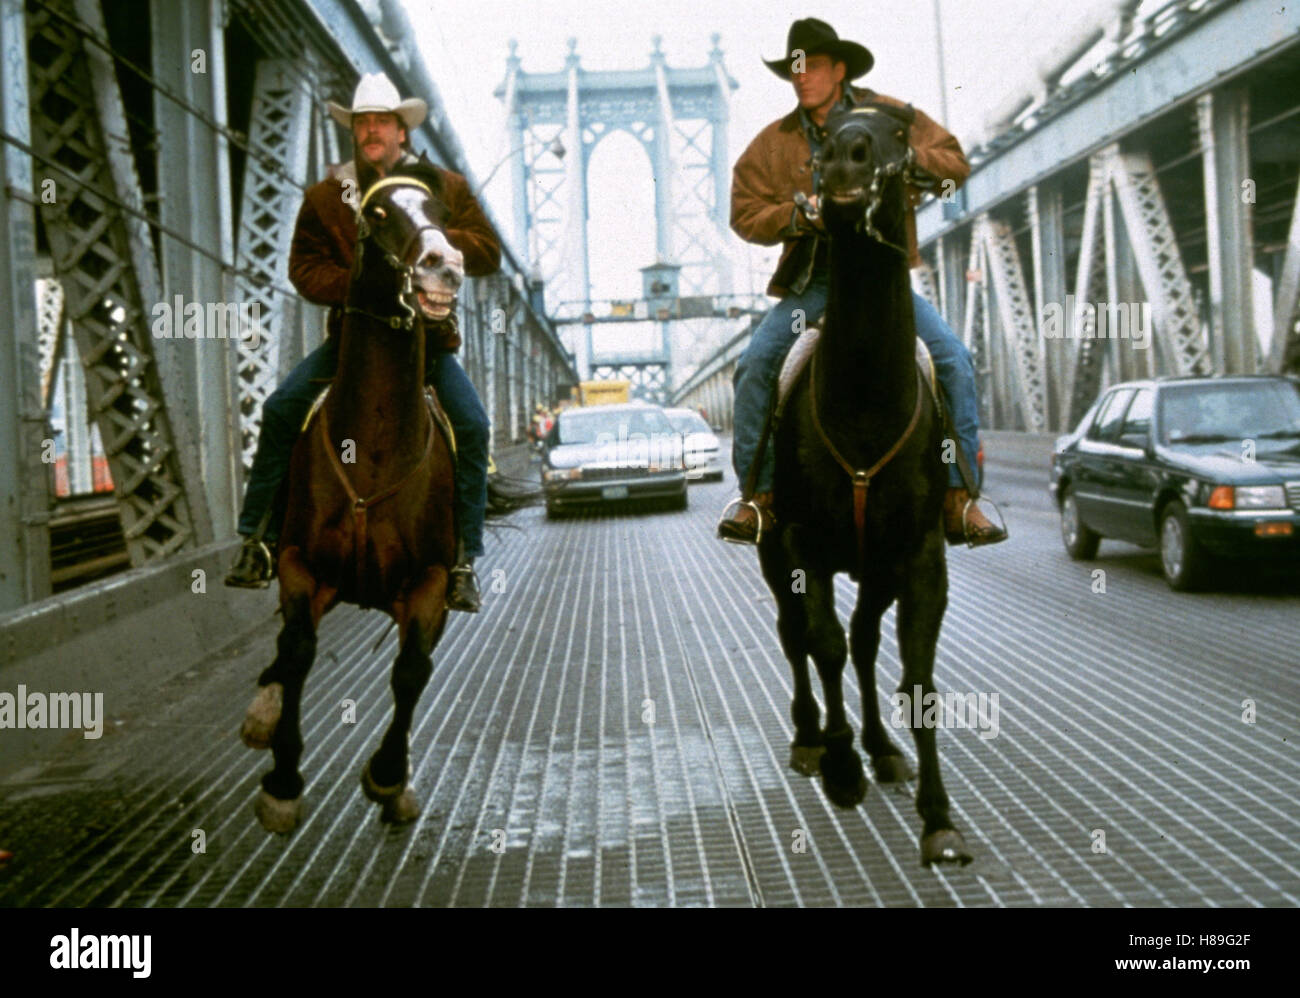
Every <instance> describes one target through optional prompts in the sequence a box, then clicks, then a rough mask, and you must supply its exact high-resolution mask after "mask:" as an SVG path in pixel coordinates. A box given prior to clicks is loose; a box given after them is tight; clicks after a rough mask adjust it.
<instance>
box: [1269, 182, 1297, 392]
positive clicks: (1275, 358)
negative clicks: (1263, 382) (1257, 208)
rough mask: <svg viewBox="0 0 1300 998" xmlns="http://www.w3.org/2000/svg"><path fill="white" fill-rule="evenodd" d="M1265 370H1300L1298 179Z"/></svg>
mask: <svg viewBox="0 0 1300 998" xmlns="http://www.w3.org/2000/svg"><path fill="white" fill-rule="evenodd" d="M1269 370H1271V371H1275V372H1278V373H1283V372H1289V373H1291V374H1300V183H1297V184H1296V192H1295V201H1294V202H1293V203H1292V207H1291V227H1290V229H1289V230H1288V233H1287V240H1286V253H1285V254H1284V255H1283V257H1282V273H1281V275H1280V278H1279V280H1278V287H1277V300H1276V304H1275V308H1274V312H1273V344H1272V349H1271V350H1270V351H1269Z"/></svg>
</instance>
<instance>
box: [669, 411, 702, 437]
mask: <svg viewBox="0 0 1300 998" xmlns="http://www.w3.org/2000/svg"><path fill="white" fill-rule="evenodd" d="M664 415H666V416H667V417H668V422H670V423H672V424H673V429H674V430H676V431H677V432H678V433H712V432H713V427H711V426H710V425H709V424H708V423H706V422H705V421H704V419H703V417H702V416H700V414H699V413H698V412H691V411H690V410H689V409H688V410H672V409H669V410H667V411H666V412H665V413H664Z"/></svg>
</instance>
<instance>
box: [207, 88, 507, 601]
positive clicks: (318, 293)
mask: <svg viewBox="0 0 1300 998" xmlns="http://www.w3.org/2000/svg"><path fill="white" fill-rule="evenodd" d="M326 106H327V107H328V108H329V112H330V114H331V115H332V116H333V118H334V120H335V121H337V122H339V124H341V125H345V126H346V127H347V128H348V129H349V130H350V131H351V132H352V137H353V140H354V145H355V148H354V155H353V159H352V160H351V161H350V162H347V163H340V164H337V165H335V166H331V167H330V169H329V175H328V176H327V177H326V179H324V180H322V181H321V182H320V183H318V184H315V185H313V186H312V187H309V188H308V189H307V192H306V195H305V196H304V198H303V204H302V208H301V210H300V211H299V212H298V221H297V225H296V227H295V229H294V235H293V247H292V250H291V251H290V254H289V278H290V280H292V281H293V286H294V287H295V288H297V289H298V292H299V293H300V294H301V295H302V296H303V297H304V298H306V299H307V300H308V301H311V302H315V303H316V304H318V305H328V306H329V307H330V314H329V321H328V326H327V328H328V331H329V335H328V336H327V337H326V340H325V342H324V343H323V344H322V345H321V346H320V347H318V348H317V349H316V350H314V351H312V353H311V354H309V355H308V356H307V357H306V358H304V359H303V361H302V362H301V363H300V364H299V365H298V366H297V367H295V368H294V369H293V371H292V372H291V373H290V374H289V377H288V378H286V379H285V381H284V383H283V384H282V385H280V387H279V388H277V389H276V390H275V392H274V393H272V395H271V396H270V397H269V398H268V399H267V400H266V403H265V404H264V405H263V407H262V431H261V435H260V437H259V438H258V444H257V455H256V457H255V458H254V459H253V469H252V472H251V473H250V475H249V479H248V489H247V491H246V493H245V495H244V508H243V510H242V512H241V513H240V516H239V532H240V534H242V535H243V536H244V545H243V548H242V549H241V550H240V553H239V558H238V560H237V561H236V562H235V565H234V567H233V568H232V569H231V572H230V574H229V575H228V576H227V577H226V584H227V585H230V586H240V587H245V588H261V587H263V586H266V585H267V584H268V583H269V582H270V578H271V575H272V566H271V558H270V553H269V549H268V547H267V545H268V544H270V543H273V542H274V541H275V538H276V534H277V532H278V529H279V526H280V524H279V518H280V516H279V514H280V511H273V507H274V501H275V496H276V491H277V490H278V488H279V486H280V483H281V482H282V480H283V479H284V476H285V473H286V472H287V471H288V468H289V457H290V453H291V452H292V449H293V443H294V440H295V439H296V438H297V435H298V431H299V428H300V427H301V426H302V422H303V420H304V418H305V417H306V415H307V411H308V410H309V408H310V407H311V403H312V401H313V400H314V398H315V395H316V393H317V390H318V387H319V385H318V384H313V383H312V382H313V381H319V380H321V379H325V378H330V377H332V376H333V375H334V372H335V370H336V369H337V367H338V332H339V330H340V329H341V328H342V325H343V306H344V304H345V303H346V299H347V293H348V285H349V283H350V279H351V276H350V275H351V270H352V261H353V256H354V251H355V246H356V241H357V224H356V211H357V209H358V207H359V206H360V204H361V200H362V197H363V196H364V194H365V192H366V191H367V190H368V189H369V187H370V185H371V184H373V183H374V182H375V181H376V180H378V179H379V178H380V177H383V176H386V175H388V174H389V173H391V172H392V171H393V169H394V168H396V167H397V166H399V165H408V164H416V163H424V164H425V166H426V167H428V168H431V169H439V168H437V167H434V166H433V164H431V163H429V162H428V161H427V160H422V159H419V158H417V157H415V156H414V155H412V154H411V153H410V152H409V151H407V150H408V148H409V136H410V132H411V130H412V129H414V128H416V127H418V126H419V125H420V123H421V122H423V121H424V118H425V115H426V113H427V111H428V107H427V105H426V104H425V102H424V101H422V100H420V99H419V98H417V97H409V98H407V99H406V100H402V99H401V98H400V95H399V94H398V92H397V88H396V87H394V86H393V84H392V82H391V81H390V80H389V79H388V78H387V77H386V76H384V75H383V74H382V73H370V74H367V75H365V76H363V77H362V78H361V82H360V83H359V84H357V89H356V93H355V94H354V95H353V98H352V106H351V107H343V106H342V105H340V104H336V103H334V102H333V101H330V102H328V104H327V105H326ZM439 172H440V174H441V176H442V181H443V183H442V199H443V201H444V202H445V203H446V206H447V220H446V223H445V231H446V235H447V240H448V242H450V243H451V245H452V246H453V247H454V248H455V249H456V250H458V251H459V253H458V254H457V257H458V259H454V260H449V261H448V262H449V263H452V264H453V265H454V266H457V267H460V268H462V269H463V271H464V273H466V274H469V275H470V276H475V277H476V276H482V275H485V274H491V273H495V272H496V271H497V270H498V269H499V268H500V266H501V240H500V238H499V237H498V236H497V234H496V232H495V231H494V230H493V228H492V225H491V223H490V222H489V221H488V220H487V218H486V216H485V215H484V214H483V211H482V209H481V208H480V207H479V204H478V201H477V200H476V199H475V197H474V195H473V193H472V192H471V191H470V189H469V184H468V183H467V182H466V180H465V178H464V177H462V176H461V175H460V174H458V173H452V172H450V171H448V170H441V169H439ZM425 327H426V334H427V336H428V340H427V342H426V351H425V352H426V365H427V366H426V370H425V379H426V381H427V382H428V383H429V384H432V385H433V386H434V388H435V390H436V391H437V393H438V398H439V399H440V400H441V402H442V406H443V409H445V410H446V412H447V416H448V417H449V418H450V420H451V424H452V428H453V429H454V431H455V433H456V449H457V463H456V521H457V525H458V527H459V530H460V542H461V554H460V556H459V558H458V564H457V565H456V567H455V568H454V569H453V570H452V581H451V588H450V590H449V592H448V596H447V605H448V606H449V607H451V608H452V609H455V610H464V611H467V612H470V613H473V612H476V611H477V610H478V609H479V593H478V587H477V585H476V583H475V579H474V572H473V560H474V558H475V557H477V556H478V555H480V554H482V552H483V517H484V511H485V508H486V505H487V471H488V428H489V424H488V417H487V412H486V411H485V410H484V408H483V403H482V402H481V401H480V400H479V397H478V393H477V392H475V390H474V386H473V384H471V383H470V380H469V378H468V377H467V376H466V375H465V371H464V369H463V368H461V366H460V364H458V363H457V362H456V358H455V355H454V351H455V350H457V349H458V348H459V346H460V334H459V331H458V329H457V325H456V322H455V313H454V312H453V314H452V316H451V317H450V319H448V320H445V321H441V322H433V323H431V322H428V321H426V323H425Z"/></svg>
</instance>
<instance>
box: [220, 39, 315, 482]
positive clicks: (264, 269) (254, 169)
mask: <svg viewBox="0 0 1300 998" xmlns="http://www.w3.org/2000/svg"><path fill="white" fill-rule="evenodd" d="M311 102H312V95H311V92H310V90H309V89H308V87H307V86H306V84H305V83H304V82H303V80H302V77H301V74H300V73H299V72H297V71H296V70H295V69H294V67H291V66H287V65H285V64H283V63H281V62H279V61H276V60H266V59H264V60H262V61H260V62H259V63H258V64H257V74H256V77H255V81H254V85H253V111H252V121H251V124H250V125H249V130H248V131H249V135H248V140H249V145H251V146H252V147H253V150H254V151H253V152H250V154H249V155H248V157H247V158H246V159H245V168H244V184H243V188H242V190H243V194H242V197H241V199H240V206H239V235H238V240H237V245H236V251H235V253H236V255H235V262H236V265H237V266H238V268H239V272H240V273H239V276H238V277H237V278H236V282H235V287H236V291H237V297H238V300H239V301H240V302H241V303H243V302H249V303H255V304H256V305H257V307H258V308H259V310H260V313H261V335H260V337H255V338H252V339H242V338H241V339H240V341H239V412H240V431H241V432H240V436H241V447H240V449H241V452H242V454H243V462H244V469H245V471H248V470H250V469H251V468H252V466H253V456H254V455H255V454H256V453H257V438H258V433H259V432H260V430H261V425H262V404H263V403H264V402H265V401H266V399H267V396H269V395H270V394H271V393H272V392H274V391H275V389H276V386H277V385H278V384H279V382H280V380H281V378H282V377H283V376H284V375H286V374H287V373H288V370H286V369H285V365H292V364H294V363H296V362H297V361H298V360H299V359H301V357H300V356H298V353H299V351H298V350H296V349H292V348H290V349H286V350H283V351H282V350H281V346H282V343H281V339H282V337H283V338H286V339H289V338H291V337H292V333H291V332H290V328H291V327H290V322H287V321H286V319H289V318H290V314H291V309H292V303H291V301H290V299H289V296H287V295H286V294H285V292H284V290H282V289H285V288H287V287H288V286H289V248H290V244H291V243H292V242H293V228H294V220H295V218H296V217H297V211H298V206H299V205H300V204H301V202H302V189H301V186H295V183H294V182H292V181H296V182H297V184H298V185H303V184H305V182H306V179H307V154H308V151H309V142H310V127H311V121H312V117H313V116H312V107H311ZM285 173H287V174H288V178H286V176H285ZM290 178H291V179H290ZM248 275H256V276H255V277H251V276H248ZM290 346H291V347H292V344H290ZM282 354H283V363H282Z"/></svg>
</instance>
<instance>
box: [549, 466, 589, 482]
mask: <svg viewBox="0 0 1300 998" xmlns="http://www.w3.org/2000/svg"><path fill="white" fill-rule="evenodd" d="M581 477H582V469H581V468H553V469H551V470H549V471H543V472H542V481H543V482H567V481H570V480H571V479H574V478H581Z"/></svg>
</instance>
